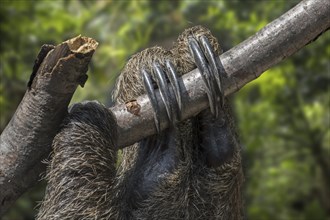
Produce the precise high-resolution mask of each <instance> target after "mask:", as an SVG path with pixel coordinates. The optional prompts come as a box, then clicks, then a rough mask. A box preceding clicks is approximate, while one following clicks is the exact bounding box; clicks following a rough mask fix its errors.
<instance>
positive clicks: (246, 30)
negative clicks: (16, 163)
mask: <svg viewBox="0 0 330 220" xmlns="http://www.w3.org/2000/svg"><path fill="white" fill-rule="evenodd" d="M297 2H298V1H297V0H294V1H270V0H264V1H243V0H241V1H238V0H237V1H195V0H194V1H193V0H185V1H105V0H104V1H87V0H80V1H79V0H68V1H50V0H49V1H32V0H30V1H23V0H13V1H9V0H8V1H7V0H0V21H1V23H0V36H1V47H0V48H1V50H0V55H1V66H0V77H1V78H0V79H1V84H0V113H1V120H0V129H1V131H2V130H3V129H4V127H5V126H6V124H7V123H8V121H9V120H10V117H11V116H12V114H13V113H14V111H15V109H16V107H17V105H18V104H19V102H20V100H21V98H22V96H23V94H24V91H25V89H26V83H27V81H28V79H29V74H30V73H31V70H32V66H33V63H34V58H35V57H36V55H37V53H38V51H39V49H40V47H41V45H42V44H46V43H48V44H54V45H56V44H59V43H61V42H62V41H64V40H66V39H69V38H72V37H74V36H77V35H79V34H82V35H84V36H89V37H92V38H94V39H96V40H97V41H98V42H99V43H100V44H99V47H98V49H97V51H96V53H95V55H94V57H93V62H92V64H91V65H90V69H89V73H88V74H89V80H88V81H87V83H86V85H85V88H84V89H81V88H79V89H78V90H77V92H76V93H75V95H74V98H73V102H80V101H82V100H86V99H97V100H99V101H101V102H103V103H106V104H108V103H109V99H110V90H111V86H112V85H113V83H114V80H115V78H116V76H117V74H118V73H119V72H120V69H121V68H122V67H123V65H124V63H125V62H126V61H127V59H129V57H130V56H131V55H132V54H134V53H136V52H137V51H139V50H142V49H144V48H146V47H150V46H154V45H160V46H164V47H170V46H171V45H172V42H173V41H174V40H175V39H176V37H177V36H178V34H179V33H180V32H182V31H183V30H184V29H185V28H187V27H190V26H193V25H197V24H202V25H204V26H206V27H208V28H209V29H211V30H212V32H213V33H214V35H216V36H217V38H218V39H219V41H220V43H221V45H222V46H223V48H224V50H225V51H226V50H228V49H230V48H231V47H233V46H235V45H236V44H238V43H240V42H241V41H243V40H244V39H246V38H248V37H249V36H251V35H252V34H254V33H255V32H257V31H258V30H260V29H261V28H262V27H264V26H265V25H266V24H267V23H269V22H271V21H272V20H273V19H275V18H277V17H279V16H280V15H281V14H283V13H284V12H286V11H287V10H289V9H290V8H291V7H293V6H294V5H295V4H297ZM329 57H330V36H329V31H328V32H326V33H325V34H323V35H322V36H321V37H319V39H317V41H316V42H313V43H312V44H310V45H308V46H306V47H305V48H304V49H303V50H301V51H299V52H298V53H297V54H295V55H294V56H293V57H291V58H289V59H287V60H285V61H283V62H282V63H280V64H279V65H277V66H275V67H273V68H272V69H270V70H268V71H267V73H265V74H263V75H262V76H261V77H260V78H259V79H257V80H255V81H254V82H252V83H250V84H249V85H247V86H246V87H245V88H243V89H242V90H241V91H239V92H238V93H237V94H235V95H234V97H233V99H232V100H233V105H234V109H235V110H236V113H237V124H238V127H239V129H240V136H241V142H242V145H243V150H244V152H243V154H244V155H243V156H244V169H245V178H246V181H245V205H246V214H247V216H248V218H249V219H260V220H262V219H265V220H266V219H276V220H277V219H279V220H281V219H283V220H287V219H306V220H309V219H320V220H321V219H330V201H329V198H330V195H329V187H327V186H329V185H330V180H329V179H330V176H329V174H330V168H329V163H330V162H329V151H330V146H329V143H330V131H329V125H330V122H329V121H330V113H329V112H330V110H329V106H330V105H329V104H330V94H329V85H330V84H329V83H330V64H329ZM44 185H45V184H44V183H41V184H39V185H38V186H36V187H35V188H34V189H32V190H31V191H30V192H28V193H26V194H25V195H23V196H22V198H20V199H19V200H18V201H17V203H16V205H15V206H14V207H13V208H12V209H11V210H10V211H9V213H8V214H7V215H6V216H5V217H4V219H33V218H34V215H35V213H36V208H35V206H36V204H37V203H36V201H40V200H41V198H42V196H43V190H44Z"/></svg>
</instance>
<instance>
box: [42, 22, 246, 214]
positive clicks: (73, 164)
mask: <svg viewBox="0 0 330 220" xmlns="http://www.w3.org/2000/svg"><path fill="white" fill-rule="evenodd" d="M201 35H204V36H207V38H208V39H209V41H210V43H211V45H212V46H213V47H214V50H215V53H216V54H218V55H219V53H220V48H219V46H218V43H217V41H216V39H215V38H214V37H213V36H212V35H211V33H210V32H209V31H208V30H207V29H205V28H202V27H200V26H198V27H194V28H191V29H188V30H186V31H185V32H184V33H183V34H182V35H181V36H180V37H179V39H178V42H177V43H176V45H175V46H174V47H173V48H172V49H171V50H170V51H166V50H164V49H163V48H160V47H154V48H150V49H146V50H144V51H142V52H140V53H138V54H136V55H134V56H133V57H132V58H131V59H130V60H129V61H128V63H127V64H126V66H125V68H124V69H123V71H122V73H121V75H120V77H119V79H118V81H117V85H116V91H115V92H114V98H115V99H116V101H117V103H123V102H126V101H129V100H132V99H134V98H136V97H137V96H139V95H142V94H144V93H145V90H144V87H143V84H142V80H141V74H140V70H141V68H145V69H147V70H148V71H149V72H151V71H152V64H153V63H154V62H155V61H157V62H158V63H159V64H160V65H161V66H165V61H166V60H170V61H171V62H172V63H173V64H174V66H176V69H177V71H178V73H179V75H181V74H183V73H187V72H189V71H190V70H192V69H194V68H196V67H195V64H194V61H193V59H192V58H191V56H190V52H189V47H188V40H187V39H188V36H193V37H195V38H198V37H199V36H201ZM91 112H95V113H94V114H91ZM70 115H71V116H70V118H69V119H70V120H71V121H68V122H67V124H66V125H65V126H64V128H63V130H62V131H61V133H59V134H58V135H57V137H56V138H55V141H54V145H53V146H54V156H53V159H52V164H51V166H50V169H49V172H48V174H47V175H48V180H49V183H48V187H47V191H46V196H45V200H44V202H43V204H42V207H41V209H40V213H39V218H40V219H63V218H67V219H82V218H97V219H99V218H105V219H241V218H242V201H241V184H242V179H243V174H242V169H241V158H240V149H239V146H238V143H237V141H236V134H235V129H234V124H233V119H232V117H231V113H230V109H229V106H228V104H227V103H226V102H225V104H224V106H223V108H222V111H221V114H220V116H219V117H218V118H217V119H216V118H214V117H213V116H212V115H211V114H210V111H209V110H205V111H203V112H201V113H200V114H199V115H197V116H195V117H193V118H191V119H188V120H185V121H183V122H180V123H178V124H177V125H174V126H171V127H170V128H168V129H166V130H165V131H162V132H161V133H159V134H157V135H154V136H152V137H148V138H146V139H144V140H142V141H140V142H139V143H136V144H134V145H133V146H130V147H127V148H125V149H124V150H123V154H122V162H121V164H120V165H119V168H118V169H117V170H116V168H115V161H116V156H115V155H116V149H115V148H114V146H113V143H112V141H111V138H112V137H114V135H115V134H114V132H113V131H112V130H111V126H110V125H111V123H112V122H113V121H111V117H112V116H111V113H108V112H106V109H104V108H103V107H97V105H96V104H93V103H92V104H87V105H84V106H80V107H79V106H78V107H76V108H74V109H73V110H72V112H71V114H70ZM98 117H99V118H98ZM102 118H110V119H107V120H104V119H102ZM86 120H87V121H88V122H90V121H92V122H93V123H94V124H96V125H94V126H90V127H82V126H79V125H81V123H84V122H85V121H86ZM100 120H101V121H102V123H100V122H99V121H100ZM67 131H70V133H73V135H72V136H71V139H72V138H73V139H74V143H72V142H73V140H71V142H70V140H69V141H67V140H66V138H68V137H67V136H66V135H65V134H67V133H68V132H67ZM66 132H67V133H66ZM85 132H88V134H85ZM72 145H73V146H72ZM96 145H97V146H96ZM68 146H69V147H68ZM111 146H112V147H111ZM71 187H72V188H71Z"/></svg>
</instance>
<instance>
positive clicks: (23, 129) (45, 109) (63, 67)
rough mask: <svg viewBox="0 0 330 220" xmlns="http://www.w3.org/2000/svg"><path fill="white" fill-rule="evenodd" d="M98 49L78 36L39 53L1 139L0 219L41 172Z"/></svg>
mask: <svg viewBox="0 0 330 220" xmlns="http://www.w3.org/2000/svg"><path fill="white" fill-rule="evenodd" d="M96 47H97V42H96V41H94V40H93V39H91V38H87V37H81V36H78V37H76V38H73V39H70V40H68V41H66V42H64V43H62V44H60V45H58V46H56V47H55V46H52V45H44V46H43V47H42V48H41V51H40V53H39V55H38V57H37V59H36V62H35V65H34V67H33V72H32V74H31V78H30V81H29V83H28V89H27V91H26V93H25V95H24V97H23V99H22V101H21V103H20V105H19V107H18V108H17V110H16V112H15V114H14V116H13V117H12V119H11V121H10V122H9V124H8V125H7V127H6V128H5V130H4V131H3V132H2V134H1V136H0V143H1V146H0V161H1V163H0V216H1V215H3V214H4V212H5V211H6V210H7V209H8V207H9V206H10V205H11V204H12V203H13V202H14V201H15V200H16V199H17V198H18V197H19V196H20V195H21V194H22V193H24V192H25V191H26V190H27V189H28V188H30V187H31V186H33V185H34V184H35V183H36V182H37V181H38V179H39V178H40V177H39V176H40V173H41V172H43V171H44V170H45V165H43V163H42V162H41V161H42V160H44V159H45V158H47V157H48V155H49V152H50V151H51V143H52V141H53V138H54V136H55V135H56V133H57V131H58V130H59V127H60V124H61V122H62V120H63V118H64V117H65V115H66V114H67V107H68V105H69V103H70V100H71V98H72V95H73V93H74V91H75V90H76V88H77V86H78V84H80V85H81V86H83V85H84V83H85V81H86V80H87V75H86V72H87V69H88V64H89V62H90V60H91V58H92V55H93V53H94V51H95V49H96Z"/></svg>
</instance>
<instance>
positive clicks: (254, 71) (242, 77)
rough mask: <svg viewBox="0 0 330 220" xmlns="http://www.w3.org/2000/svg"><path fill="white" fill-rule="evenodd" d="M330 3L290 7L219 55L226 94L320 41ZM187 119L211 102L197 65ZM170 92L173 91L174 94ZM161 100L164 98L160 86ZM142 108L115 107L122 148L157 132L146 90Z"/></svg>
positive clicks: (307, 1)
mask: <svg viewBox="0 0 330 220" xmlns="http://www.w3.org/2000/svg"><path fill="white" fill-rule="evenodd" d="M329 5H330V2H329V1H326V0H304V1H302V2H300V3H299V4H298V5H297V6H295V7H294V8H292V9H291V10H290V11H288V12H286V13H285V14H283V15H282V16H281V17H279V18H278V19H276V20H274V21H273V22H271V23H270V24H268V25H267V26H266V27H264V28H263V29H261V30H260V31H259V32H257V33H256V34H255V35H253V36H252V37H250V38H248V39H247V40H245V41H244V42H242V43H240V44H239V45H237V46H235V47H234V48H232V49H231V50H229V51H227V52H225V53H224V54H222V55H221V56H220V60H221V62H222V65H223V67H224V71H225V72H226V74H227V76H228V77H227V78H224V87H225V89H224V90H225V95H229V94H231V93H234V92H236V91H238V90H239V89H240V88H242V87H243V86H244V85H245V84H247V83H248V82H250V81H252V80H254V79H256V78H257V77H259V76H260V75H261V74H262V73H263V72H264V71H266V70H267V69H269V68H270V67H272V66H274V65H275V64H277V63H279V62H280V61H281V60H283V59H285V58H286V57H289V56H291V55H292V54H294V53H295V52H297V51H298V50H299V49H301V48H303V47H304V46H305V45H307V44H309V43H310V42H312V41H314V40H316V38H317V37H318V36H320V35H321V34H322V33H323V32H325V31H326V30H328V29H329V26H330V15H329V11H330V6H329ZM179 83H180V84H181V88H185V92H184V94H183V97H182V98H183V99H182V102H183V106H184V108H183V112H182V116H183V119H186V118H189V117H191V116H194V115H196V114H197V113H199V112H200V111H202V110H204V109H206V108H207V107H208V99H207V96H206V92H205V90H204V84H203V80H202V79H201V75H200V73H199V71H198V70H197V69H195V70H193V71H191V72H190V73H188V74H185V75H183V77H182V79H181V81H180V82H179ZM171 96H174V94H173V93H172V94H171ZM157 100H161V98H160V95H159V93H158V91H157ZM133 104H134V105H139V108H138V109H139V113H138V114H136V112H134V113H131V111H130V110H129V107H130V106H132V103H127V104H121V105H118V106H115V107H112V108H111V111H112V112H113V113H114V114H115V116H116V118H117V130H118V134H120V135H119V139H118V146H119V147H120V148H123V147H125V146H128V145H131V144H133V143H135V142H137V141H139V140H141V139H143V138H145V137H148V136H150V135H153V134H156V132H157V131H156V127H155V126H154V118H153V109H152V106H151V103H150V102H149V99H148V97H147V96H146V95H144V96H141V97H138V98H137V100H136V102H135V101H134V103H133ZM159 106H160V110H161V111H160V116H161V117H160V127H161V129H162V130H163V129H165V128H167V127H168V126H169V122H168V119H167V116H166V112H165V106H164V105H163V103H162V102H161V101H160V102H159Z"/></svg>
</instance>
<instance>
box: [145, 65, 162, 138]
mask: <svg viewBox="0 0 330 220" xmlns="http://www.w3.org/2000/svg"><path fill="white" fill-rule="evenodd" d="M141 73H142V81H143V84H144V88H145V89H146V92H147V95H148V97H149V100H150V102H151V105H152V108H153V109H154V121H155V126H156V130H157V132H158V133H159V132H160V122H159V107H158V103H157V98H156V93H155V91H154V86H153V84H152V79H151V77H150V75H149V73H148V72H147V71H146V70H145V69H142V70H141Z"/></svg>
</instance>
